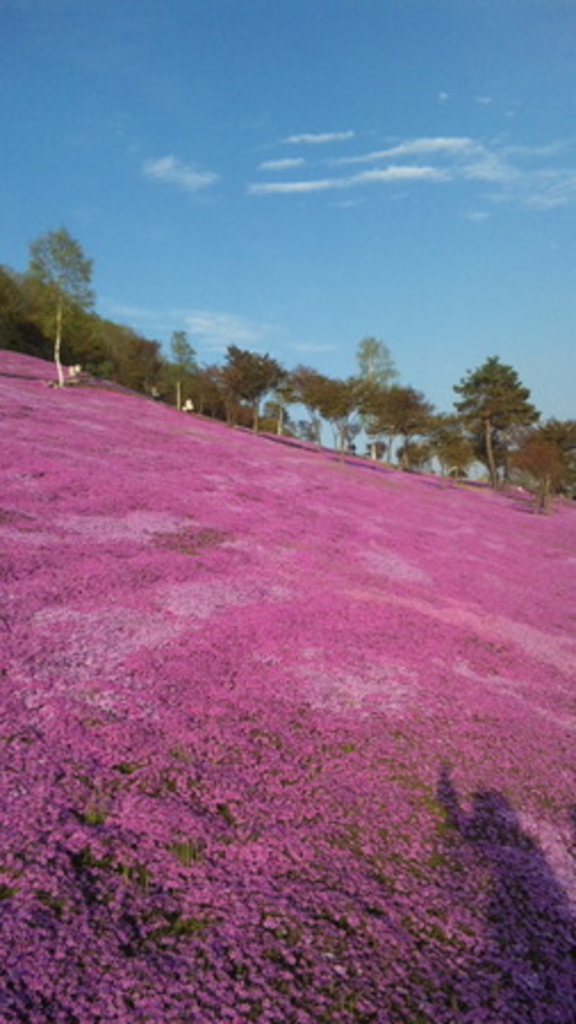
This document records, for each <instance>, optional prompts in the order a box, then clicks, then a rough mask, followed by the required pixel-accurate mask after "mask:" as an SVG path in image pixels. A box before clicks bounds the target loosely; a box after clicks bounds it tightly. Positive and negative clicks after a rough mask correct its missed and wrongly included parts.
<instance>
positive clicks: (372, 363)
mask: <svg viewBox="0 0 576 1024" xmlns="http://www.w3.org/2000/svg"><path fill="white" fill-rule="evenodd" d="M356 360H357V362H358V366H359V369H360V377H361V378H363V379H364V380H367V381H370V382H371V383H372V384H378V385H380V387H384V388H387V387H389V386H390V384H392V382H393V381H394V380H396V379H397V377H398V373H397V370H396V367H395V366H394V360H393V359H392V356H391V354H390V349H389V348H388V346H387V345H386V344H385V343H384V342H383V341H379V339H378V338H362V341H360V342H359V343H358V348H357V351H356Z"/></svg>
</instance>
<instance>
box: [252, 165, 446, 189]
mask: <svg viewBox="0 0 576 1024" xmlns="http://www.w3.org/2000/svg"><path fill="white" fill-rule="evenodd" d="M448 177H449V175H448V174H447V172H446V171H443V170H440V169H437V168H435V167H408V166H402V165H392V166H390V167H385V168H382V169H379V170H372V171H362V172H360V173H358V174H352V175H349V176H347V177H342V178H317V179H311V180H309V181H276V182H274V181H267V182H262V183H261V184H252V185H250V186H249V187H248V191H249V193H250V195H253V196H266V195H296V194H298V193H299V194H304V193H311V192H330V191H334V190H336V189H348V188H354V187H356V186H361V185H378V184H398V183H399V182H407V181H446V180H448Z"/></svg>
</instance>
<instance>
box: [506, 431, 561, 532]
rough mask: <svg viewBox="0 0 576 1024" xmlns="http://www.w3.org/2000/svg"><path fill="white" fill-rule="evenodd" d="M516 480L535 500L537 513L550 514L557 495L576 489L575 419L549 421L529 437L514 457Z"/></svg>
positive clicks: (513, 466)
mask: <svg viewBox="0 0 576 1024" xmlns="http://www.w3.org/2000/svg"><path fill="white" fill-rule="evenodd" d="M511 461H512V469H513V472H514V474H515V476H516V477H517V479H518V480H519V481H520V482H521V483H522V485H523V486H524V487H526V488H527V489H528V490H530V491H531V492H532V493H533V494H534V496H535V499H536V507H537V509H538V511H541V512H549V511H550V508H551V504H552V497H553V495H554V494H558V493H561V492H565V493H568V494H569V493H573V491H574V488H575V487H576V420H566V421H564V422H561V421H558V420H549V421H548V422H547V423H543V424H542V425H541V426H540V427H537V428H536V429H535V430H531V431H530V432H529V433H527V434H526V436H525V437H524V439H523V441H522V442H521V444H520V445H519V447H518V449H517V451H515V452H514V453H513V456H512V460H511Z"/></svg>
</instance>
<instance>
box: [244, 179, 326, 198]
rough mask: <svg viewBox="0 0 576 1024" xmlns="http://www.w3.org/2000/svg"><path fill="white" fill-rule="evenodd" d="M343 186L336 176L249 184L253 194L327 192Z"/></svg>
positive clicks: (249, 190) (250, 191) (250, 192)
mask: <svg viewBox="0 0 576 1024" xmlns="http://www.w3.org/2000/svg"><path fill="white" fill-rule="evenodd" d="M333 188H342V183H341V182H340V181H338V179H335V178H324V179H320V180H318V179H316V180H310V181H264V182H262V183H260V184H255V185H249V186H248V193H249V194H250V195H251V196H271V195H278V196H281V195H285V196H287V195H297V194H298V193H300V194H302V193H305V192H327V191H328V190H329V189H333Z"/></svg>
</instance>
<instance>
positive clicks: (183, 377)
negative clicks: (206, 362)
mask: <svg viewBox="0 0 576 1024" xmlns="http://www.w3.org/2000/svg"><path fill="white" fill-rule="evenodd" d="M170 354H171V356H172V366H173V368H174V370H173V373H174V383H175V387H176V408H177V409H181V408H182V402H183V398H184V395H183V390H184V389H185V385H186V383H187V381H189V378H190V377H191V376H192V375H193V374H194V373H196V371H197V370H198V363H197V361H196V352H195V350H194V348H193V347H192V345H191V344H190V342H189V340H188V334H187V332H186V331H173V332H172V335H171V338H170ZM186 397H189V396H188V395H186Z"/></svg>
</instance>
